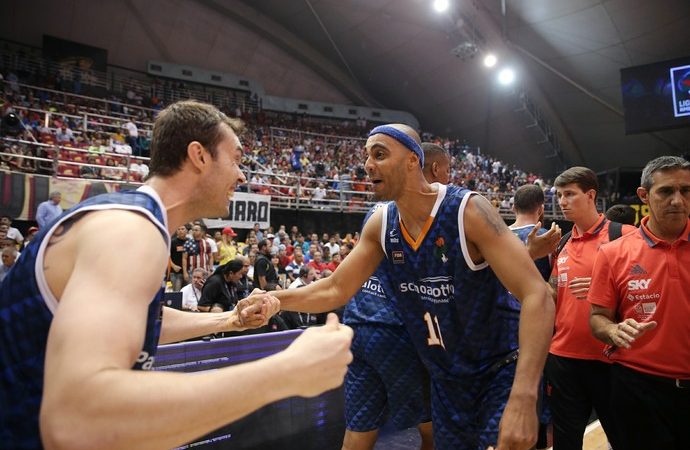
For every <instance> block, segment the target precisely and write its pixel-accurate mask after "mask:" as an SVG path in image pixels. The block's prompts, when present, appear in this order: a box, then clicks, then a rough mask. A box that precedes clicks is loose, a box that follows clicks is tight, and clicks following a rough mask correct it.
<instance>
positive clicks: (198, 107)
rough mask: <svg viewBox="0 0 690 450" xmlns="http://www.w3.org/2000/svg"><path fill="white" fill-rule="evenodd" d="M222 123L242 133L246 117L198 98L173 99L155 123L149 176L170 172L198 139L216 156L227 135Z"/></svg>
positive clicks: (171, 173) (166, 174)
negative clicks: (230, 114)
mask: <svg viewBox="0 0 690 450" xmlns="http://www.w3.org/2000/svg"><path fill="white" fill-rule="evenodd" d="M221 124H226V125H227V126H229V127H230V128H231V129H232V130H233V131H234V132H235V134H237V135H239V134H240V133H241V132H242V130H243V128H244V125H243V124H242V121H240V120H237V119H231V118H229V117H228V116H226V115H225V114H223V113H222V112H221V111H219V110H218V109H217V108H216V107H215V106H212V105H208V104H206V103H201V102H197V101H194V100H185V101H181V102H177V103H173V104H172V105H170V106H168V107H167V108H165V109H164V110H162V111H161V112H160V113H159V114H158V117H156V120H155V122H154V124H153V137H152V139H151V164H150V165H149V176H154V175H159V176H170V175H173V174H175V173H176V172H178V171H179V170H180V169H181V167H182V164H183V163H184V162H185V160H186V159H187V146H188V145H189V144H190V143H191V142H193V141H197V142H199V143H200V144H201V145H203V146H204V148H205V149H206V150H208V152H209V153H210V154H211V157H212V158H213V159H216V147H217V145H218V143H219V142H220V141H221V140H222V139H223V130H222V129H221Z"/></svg>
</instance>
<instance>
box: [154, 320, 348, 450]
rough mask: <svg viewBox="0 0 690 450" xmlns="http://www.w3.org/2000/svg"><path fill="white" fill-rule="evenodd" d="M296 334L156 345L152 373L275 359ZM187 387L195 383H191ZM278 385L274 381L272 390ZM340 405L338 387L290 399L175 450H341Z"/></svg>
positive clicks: (342, 418) (342, 422)
mask: <svg viewBox="0 0 690 450" xmlns="http://www.w3.org/2000/svg"><path fill="white" fill-rule="evenodd" d="M300 333H302V331H301V330H292V331H282V332H276V333H265V334H253V335H248V336H238V337H231V338H222V339H213V340H211V341H192V342H182V343H179V344H168V345H160V346H159V347H158V352H157V354H156V358H155V362H154V366H153V369H154V370H158V371H166V372H170V371H173V372H187V373H195V372H196V373H198V372H202V371H206V370H218V369H221V368H223V367H227V366H232V365H235V364H241V363H245V362H249V361H254V360H257V359H260V358H264V357H266V356H269V355H272V354H274V353H277V352H279V351H281V350H283V349H285V348H286V347H287V346H289V345H290V344H291V343H292V341H293V340H294V339H295V338H296V337H297V336H299V335H300ZM285 369H286V370H289V368H288V367H286V368H285ZM189 382H190V383H194V377H190V380H189ZM280 382H281V380H280V379H276V380H275V383H276V384H277V383H280ZM223 388H224V387H223V386H218V389H223ZM270 388H271V387H270V386H267V387H266V389H270ZM344 401H345V399H344V392H343V388H342V387H339V388H337V389H334V390H331V391H328V392H325V393H323V394H321V395H319V396H317V397H313V398H302V397H291V398H288V399H285V400H281V401H278V402H275V403H271V404H270V405H267V406H265V407H263V408H261V409H259V410H258V411H255V412H253V413H252V414H249V415H248V416H246V417H244V418H242V419H240V420H238V421H236V422H234V423H231V424H229V425H226V426H224V427H221V428H219V429H217V430H215V431H213V432H211V433H209V434H207V435H206V436H202V437H199V438H197V439H195V440H194V441H192V442H189V443H187V444H185V445H182V446H180V447H178V450H181V449H188V448H202V449H204V450H221V449H229V450H230V449H232V450H275V449H292V448H299V449H300V450H340V448H341V446H342V443H343V435H344V433H345V413H344Z"/></svg>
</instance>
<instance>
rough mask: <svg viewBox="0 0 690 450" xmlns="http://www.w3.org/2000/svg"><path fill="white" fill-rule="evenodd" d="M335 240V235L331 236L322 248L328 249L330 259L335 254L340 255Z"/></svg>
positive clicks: (338, 246) (338, 245)
mask: <svg viewBox="0 0 690 450" xmlns="http://www.w3.org/2000/svg"><path fill="white" fill-rule="evenodd" d="M335 240H336V239H335V235H333V236H331V237H330V238H329V239H328V242H327V243H324V248H326V247H327V248H328V250H329V251H330V255H331V257H333V255H335V254H337V253H340V244H338V243H337V242H336V241H335Z"/></svg>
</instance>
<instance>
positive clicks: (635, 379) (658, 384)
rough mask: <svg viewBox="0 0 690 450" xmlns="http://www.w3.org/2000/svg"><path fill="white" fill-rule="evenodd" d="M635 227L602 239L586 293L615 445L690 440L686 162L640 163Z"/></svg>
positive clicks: (689, 181)
mask: <svg viewBox="0 0 690 450" xmlns="http://www.w3.org/2000/svg"><path fill="white" fill-rule="evenodd" d="M637 195H638V196H639V197H640V199H641V200H642V202H643V203H644V204H646V205H648V206H649V216H648V217H645V218H644V219H642V223H641V225H640V230H639V232H637V233H633V234H630V235H627V236H624V237H623V238H621V239H620V240H618V241H616V242H613V243H611V244H609V245H605V246H604V247H602V249H601V251H600V252H599V255H598V256H597V260H596V263H595V264H594V276H593V279H592V285H591V287H590V291H589V296H588V300H589V302H590V303H591V307H592V315H591V318H590V324H591V326H592V333H593V334H594V336H596V337H597V338H598V339H599V340H601V341H602V342H603V343H605V344H607V345H608V347H607V353H608V354H609V357H610V359H611V360H612V361H613V362H614V364H613V367H612V368H611V383H612V390H611V391H612V392H611V406H612V408H614V409H615V416H614V419H615V424H616V425H617V426H618V427H619V428H621V427H625V433H622V434H621V435H620V436H619V438H620V439H619V440H620V446H618V447H615V448H616V450H619V449H622V450H636V449H640V450H642V449H645V450H647V449H652V448H659V449H661V448H663V449H665V450H681V449H687V448H689V447H690V220H689V219H688V215H689V214H690V162H688V161H686V160H684V159H682V158H679V157H675V156H662V157H659V158H656V159H654V160H652V161H651V162H649V163H648V164H647V166H646V167H645V168H644V170H643V171H642V186H641V187H639V188H637Z"/></svg>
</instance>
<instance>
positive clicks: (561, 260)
mask: <svg viewBox="0 0 690 450" xmlns="http://www.w3.org/2000/svg"><path fill="white" fill-rule="evenodd" d="M567 260H568V257H567V256H561V257H560V258H558V265H559V266H560V265H561V264H565V262H566V261H567Z"/></svg>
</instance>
